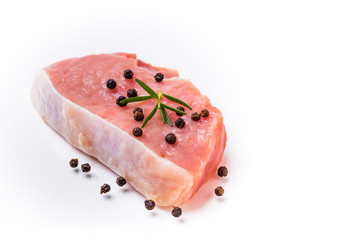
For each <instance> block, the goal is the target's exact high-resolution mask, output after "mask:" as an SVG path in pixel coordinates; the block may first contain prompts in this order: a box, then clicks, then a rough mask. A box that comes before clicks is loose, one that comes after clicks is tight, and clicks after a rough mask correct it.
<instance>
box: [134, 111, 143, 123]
mask: <svg viewBox="0 0 360 240" xmlns="http://www.w3.org/2000/svg"><path fill="white" fill-rule="evenodd" d="M134 119H135V120H136V121H142V120H144V114H143V113H142V112H135V114H134Z"/></svg>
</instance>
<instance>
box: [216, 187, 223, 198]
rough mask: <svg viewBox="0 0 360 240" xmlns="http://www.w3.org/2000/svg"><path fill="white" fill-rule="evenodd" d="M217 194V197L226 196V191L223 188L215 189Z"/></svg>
mask: <svg viewBox="0 0 360 240" xmlns="http://www.w3.org/2000/svg"><path fill="white" fill-rule="evenodd" d="M215 194H216V196H219V197H220V196H222V195H223V194H224V189H223V188H222V187H221V186H218V187H217V188H215Z"/></svg>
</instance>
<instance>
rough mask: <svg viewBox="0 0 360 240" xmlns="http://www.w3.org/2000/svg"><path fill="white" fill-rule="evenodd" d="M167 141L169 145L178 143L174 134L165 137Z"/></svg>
mask: <svg viewBox="0 0 360 240" xmlns="http://www.w3.org/2000/svg"><path fill="white" fill-rule="evenodd" d="M165 141H166V142H167V143H169V144H174V143H175V142H176V136H175V134H173V133H169V134H167V135H166V136H165Z"/></svg>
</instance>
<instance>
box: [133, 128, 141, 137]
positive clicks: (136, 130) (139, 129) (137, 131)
mask: <svg viewBox="0 0 360 240" xmlns="http://www.w3.org/2000/svg"><path fill="white" fill-rule="evenodd" d="M133 134H134V136H135V137H141V136H142V135H143V130H142V129H141V128H139V127H136V128H134V129H133Z"/></svg>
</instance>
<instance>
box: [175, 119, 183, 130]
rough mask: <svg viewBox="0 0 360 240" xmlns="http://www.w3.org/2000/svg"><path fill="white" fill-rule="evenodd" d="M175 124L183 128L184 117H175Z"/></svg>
mask: <svg viewBox="0 0 360 240" xmlns="http://www.w3.org/2000/svg"><path fill="white" fill-rule="evenodd" d="M175 126H177V127H178V128H183V127H185V121H184V119H182V118H178V119H176V121H175Z"/></svg>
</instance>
